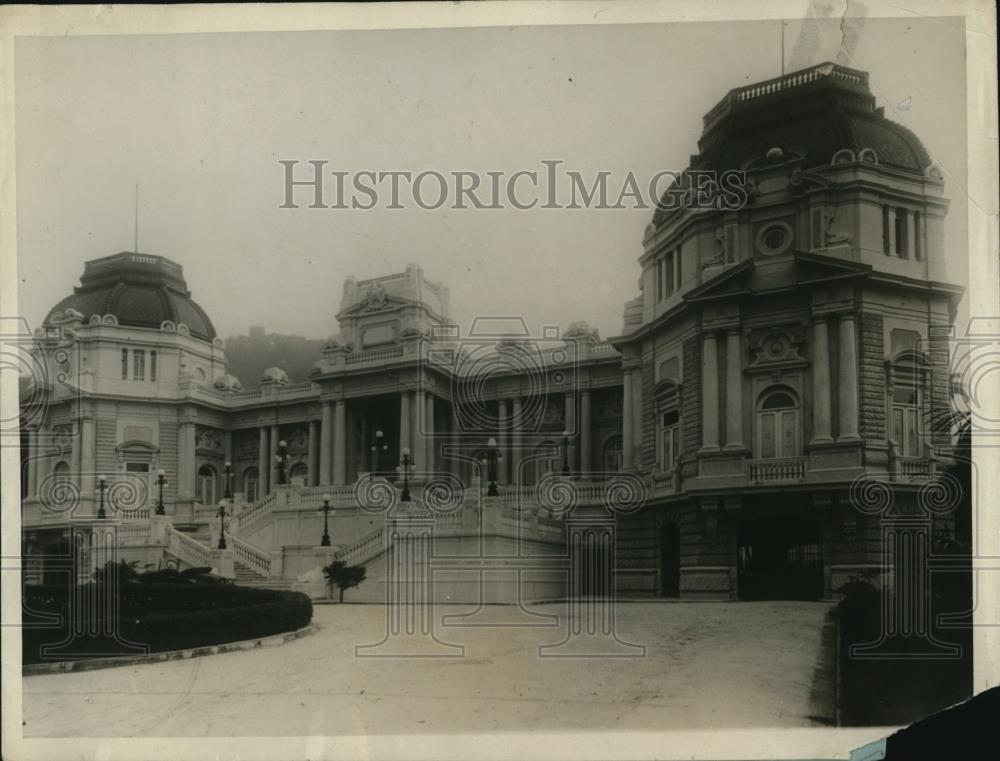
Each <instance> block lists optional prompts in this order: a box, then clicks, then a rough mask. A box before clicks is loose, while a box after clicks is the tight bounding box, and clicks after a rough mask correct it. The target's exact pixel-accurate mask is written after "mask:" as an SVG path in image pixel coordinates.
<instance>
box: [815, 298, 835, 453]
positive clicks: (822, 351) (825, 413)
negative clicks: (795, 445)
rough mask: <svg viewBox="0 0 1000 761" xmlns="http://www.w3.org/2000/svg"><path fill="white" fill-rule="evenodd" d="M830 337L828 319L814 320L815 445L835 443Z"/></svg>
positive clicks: (819, 318) (818, 318)
mask: <svg viewBox="0 0 1000 761" xmlns="http://www.w3.org/2000/svg"><path fill="white" fill-rule="evenodd" d="M832 380H833V379H832V378H831V377H830V337H829V335H828V334H827V324H826V317H816V318H815V319H814V320H813V371H812V387H813V388H812V393H813V439H812V443H813V444H827V443H829V442H831V441H833V437H832V436H831V433H830V383H831V382H832Z"/></svg>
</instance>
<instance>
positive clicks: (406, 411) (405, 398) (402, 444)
mask: <svg viewBox="0 0 1000 761" xmlns="http://www.w3.org/2000/svg"><path fill="white" fill-rule="evenodd" d="M404 449H409V450H410V456H411V457H412V456H413V446H412V444H411V439H410V392H409V391H402V392H400V394H399V456H400V459H402V457H403V450H404Z"/></svg>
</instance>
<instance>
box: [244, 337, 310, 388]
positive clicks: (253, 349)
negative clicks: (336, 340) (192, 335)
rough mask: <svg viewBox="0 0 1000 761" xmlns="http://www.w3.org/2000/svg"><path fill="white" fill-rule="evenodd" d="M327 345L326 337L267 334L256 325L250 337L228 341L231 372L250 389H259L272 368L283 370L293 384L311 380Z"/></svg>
mask: <svg viewBox="0 0 1000 761" xmlns="http://www.w3.org/2000/svg"><path fill="white" fill-rule="evenodd" d="M324 343H326V339H324V338H304V337H302V336H285V335H280V334H278V333H270V334H267V333H265V332H264V329H263V328H261V327H256V326H255V327H252V328H250V335H246V336H232V337H230V338H227V339H226V360H227V364H228V372H229V373H230V374H231V375H235V376H236V377H237V378H239V379H240V381H241V382H242V383H243V388H245V389H248V390H249V389H255V388H258V387H259V386H260V376H261V375H263V373H264V371H265V370H266V369H267V368H269V367H280V368H281V369H282V370H284V371H285V372H286V373H288V378H289V380H290V381H291V382H292V383H301V382H302V381H305V380H308V373H309V370H310V369H311V368H312V366H313V363H314V362H315V361H316V360H317V359H319V358H320V351H321V350H322V348H323V344H324Z"/></svg>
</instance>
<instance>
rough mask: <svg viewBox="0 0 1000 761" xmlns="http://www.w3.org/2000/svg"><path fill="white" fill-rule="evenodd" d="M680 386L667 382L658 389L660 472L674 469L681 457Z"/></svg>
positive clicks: (657, 420)
mask: <svg viewBox="0 0 1000 761" xmlns="http://www.w3.org/2000/svg"><path fill="white" fill-rule="evenodd" d="M680 398H681V394H680V386H679V385H677V384H676V383H674V382H673V381H665V382H663V383H661V384H660V385H659V386H658V387H657V389H656V395H655V396H654V398H653V404H654V405H655V407H656V427H657V434H656V465H657V469H658V470H660V471H670V470H673V469H674V463H675V462H676V461H677V458H678V457H680V456H681V410H680Z"/></svg>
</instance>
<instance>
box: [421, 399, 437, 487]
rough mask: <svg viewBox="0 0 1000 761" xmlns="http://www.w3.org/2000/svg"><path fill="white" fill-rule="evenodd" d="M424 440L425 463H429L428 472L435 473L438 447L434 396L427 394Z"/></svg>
mask: <svg viewBox="0 0 1000 761" xmlns="http://www.w3.org/2000/svg"><path fill="white" fill-rule="evenodd" d="M424 438H425V444H426V447H425V451H426V454H425V455H424V461H425V462H426V463H427V472H428V473H434V472H435V469H436V467H437V456H436V455H437V453H436V452H435V451H434V450H435V447H436V446H437V442H436V441H435V440H434V394H427V396H426V407H425V409H424Z"/></svg>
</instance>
